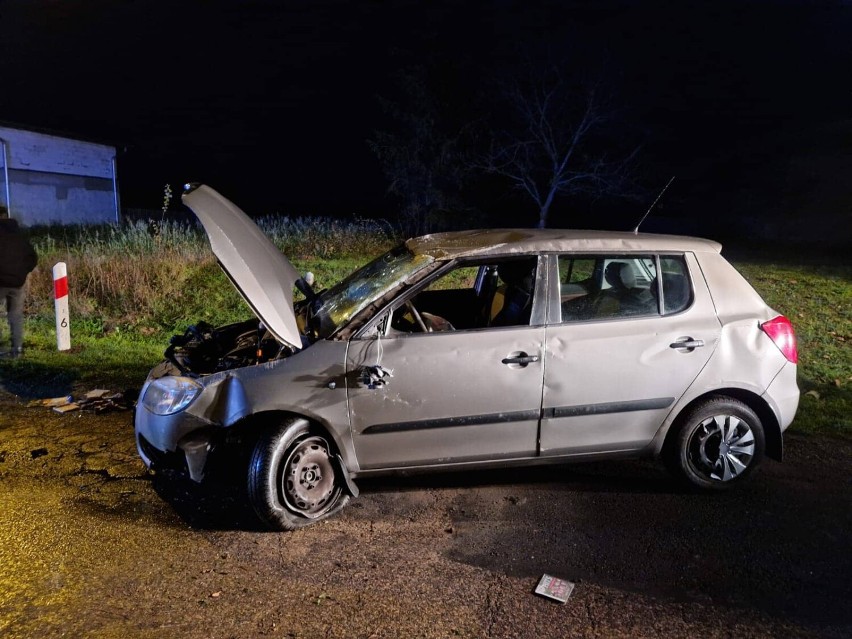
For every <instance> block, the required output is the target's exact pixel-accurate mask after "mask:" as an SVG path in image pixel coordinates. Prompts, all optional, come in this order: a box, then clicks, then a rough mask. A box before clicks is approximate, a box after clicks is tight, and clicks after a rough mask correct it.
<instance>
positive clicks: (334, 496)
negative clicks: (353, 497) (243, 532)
mask: <svg viewBox="0 0 852 639" xmlns="http://www.w3.org/2000/svg"><path fill="white" fill-rule="evenodd" d="M248 495H249V501H250V502H251V505H252V507H253V508H254V510H255V512H256V513H257V515H258V517H260V519H261V520H262V521H263V522H264V523H265V524H266V525H268V526H269V527H270V528H273V529H276V530H294V529H296V528H301V527H303V526H307V525H309V524H312V523H314V522H317V521H319V520H321V519H325V518H326V517H328V516H330V515H332V514H334V513H336V512H337V511H339V510H340V509H341V508H343V507H344V506H345V505H346V504H347V503H348V502H349V495H347V494H346V493H345V491H344V489H343V487H342V482H341V477H340V471H339V469H338V468H337V463H336V461H335V459H334V455H333V452H332V449H331V447H330V446H329V444H328V441H327V440H326V439H325V438H324V437H322V436H320V435H318V434H316V433H313V432H312V431H311V429H310V427H309V424H308V422H307V421H306V420H304V419H299V420H295V421H291V422H288V423H286V424H283V425H281V426H279V427H277V428H275V429H273V430H271V431H268V432H266V433H264V434H263V435H261V437H260V439H259V440H258V442H257V444H256V445H255V447H254V451H253V452H252V455H251V460H250V462H249V469H248Z"/></svg>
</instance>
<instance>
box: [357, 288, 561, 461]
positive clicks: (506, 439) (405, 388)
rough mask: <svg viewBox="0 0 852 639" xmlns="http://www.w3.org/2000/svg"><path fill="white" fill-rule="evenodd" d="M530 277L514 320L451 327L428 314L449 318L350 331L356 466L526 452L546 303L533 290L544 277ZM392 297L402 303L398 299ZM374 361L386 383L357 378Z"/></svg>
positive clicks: (539, 378) (534, 417) (534, 431)
mask: <svg viewBox="0 0 852 639" xmlns="http://www.w3.org/2000/svg"><path fill="white" fill-rule="evenodd" d="M537 280H540V281H538V283H537V287H536V293H535V296H534V299H533V302H532V304H533V310H532V314H531V317H530V318H529V319H527V320H525V323H524V324H521V325H513V326H500V327H496V326H492V327H489V326H484V327H473V328H461V329H459V328H457V327H453V326H452V324H451V323H450V322H446V323H445V324H444V323H441V322H436V320H434V318H432V319H430V320H429V321H430V322H436V323H435V325H440V326H447V325H449V328H445V329H442V330H436V331H435V332H416V331H411V332H406V331H397V330H392V329H388V328H387V327H385V328H383V329H381V330H377V331H374V332H372V334H370V331H369V330H368V331H367V333H368V335H366V336H362V337H355V338H353V339H352V340H351V341H350V344H349V349H348V353H347V363H346V368H347V384H348V398H349V414H350V424H351V432H352V438H353V445H354V448H355V451H356V454H357V458H358V463H359V466H360V468H361V469H362V470H371V469H372V470H375V469H382V468H404V467H415V466H433V465H448V464H455V463H464V462H478V461H484V460H492V459H509V458H524V457H531V456H534V455H536V451H537V435H538V428H539V417H540V414H541V388H542V382H543V370H544V368H543V361H542V358H543V354H544V333H545V329H544V321H543V318H544V313H545V310H546V304H545V302H544V299H543V296H542V295H540V294H539V292H538V291H539V290H540V289H541V287H544V286H546V278H545V277H543V276H542V277H540V278H537ZM424 286H428V283H426V284H424ZM461 297H462V296H460V295H458V294H457V292H453V295H451V296H450V298H451V299H459V298H461ZM421 299H430V300H431V299H434V297H427V296H422V297H421ZM395 306H396V308H397V310H398V311H399V310H405V307H404V306H403V305H402V301H401V300H400V301H397V302H396V303H395ZM421 310H422V311H424V312H423V313H422V314H423V315H424V316H427V315H428V316H431V314H430V313H427V312H425V311H429V310H430V309H421ZM418 312H419V311H418ZM536 318H538V320H536ZM454 321H455V323H456V324H458V323H459V321H458V320H454ZM388 323H389V321H388ZM377 365H378V366H380V367H381V369H382V370H384V371H387V372H389V373H390V376H388V377H386V378H384V381H385V382H386V383H377V384H368V383H366V380H365V379H364V377H363V375H362V373H363V372H364V370H365V368H367V370H368V371H369V370H370V369H369V367H375V366H377ZM372 370H374V371H375V369H372ZM370 386H373V387H370Z"/></svg>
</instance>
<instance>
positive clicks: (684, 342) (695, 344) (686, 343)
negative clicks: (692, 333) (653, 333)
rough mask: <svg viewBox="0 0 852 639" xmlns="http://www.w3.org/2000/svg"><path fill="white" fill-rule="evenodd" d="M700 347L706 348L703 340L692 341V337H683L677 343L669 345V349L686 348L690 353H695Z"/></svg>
mask: <svg viewBox="0 0 852 639" xmlns="http://www.w3.org/2000/svg"><path fill="white" fill-rule="evenodd" d="M700 346H704V340H703V339H692V338H691V337H681V338H680V339H678V340H677V341H676V342H672V343H671V344H669V348H676V349H681V348H685V349H686V350H688V351H693V350H695V349H696V348H699V347H700Z"/></svg>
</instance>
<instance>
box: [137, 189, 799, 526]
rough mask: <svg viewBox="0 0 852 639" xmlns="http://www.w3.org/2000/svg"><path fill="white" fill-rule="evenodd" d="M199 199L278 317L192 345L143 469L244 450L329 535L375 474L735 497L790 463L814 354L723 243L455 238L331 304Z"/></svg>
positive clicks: (149, 414) (231, 263)
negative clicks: (615, 473) (662, 471)
mask: <svg viewBox="0 0 852 639" xmlns="http://www.w3.org/2000/svg"><path fill="white" fill-rule="evenodd" d="M183 200H184V202H185V203H186V204H187V205H188V206H189V207H190V208H191V209H192V210H193V212H194V213H195V214H196V216H197V217H198V219H199V220H200V221H201V223H202V225H203V226H204V229H205V231H206V232H207V235H208V237H209V239H210V243H211V246H212V249H213V251H214V253H215V254H216V256H217V258H218V260H219V263H220V264H221V266H222V268H223V269H224V270H225V272H226V273H227V274H228V276H229V277H230V279H231V280H232V281H233V283H234V285H235V286H236V287H237V289H238V290H239V291H240V293H241V294H242V296H243V297H244V299H245V300H246V302H247V303H248V304H249V306H251V308H252V309H253V310H254V313H255V315H256V318H254V319H251V320H248V321H245V322H242V323H239V324H234V325H230V326H224V327H219V328H213V327H210V326H207V325H204V324H199V325H197V326H195V327H191V328H190V329H189V330H187V332H186V333H185V334H184V335H181V336H176V337H175V338H173V339H172V343H171V345H170V346H169V347H168V349H167V350H166V359H165V361H164V362H163V363H161V364H159V365H158V366H157V367H155V368H154V369H153V370H152V371H151V373H150V375H149V377H148V379H147V381H146V383H145V385H144V387H143V389H142V392H141V395H140V401H139V403H138V406H137V408H136V416H135V424H136V439H137V445H138V450H139V454H140V455H141V457H142V459H143V461H144V462H145V464H146V465H147V466H149V467H151V468H153V469H154V470H158V469H169V468H171V469H175V468H176V469H179V470H183V471H185V472H186V473H188V475H189V476H190V477H191V478H192V479H193V480H195V481H198V482H200V481H202V480H203V479H204V477H205V473H208V472H209V470H210V466H211V462H213V461H214V460H225V463H228V461H227V460H230V459H236V458H237V457H236V456H233V457H232V456H230V453H231V452H233V451H235V450H237V449H239V448H240V445H242V446H243V448H244V450H246V451H247V452H246V456H245V459H246V462H247V463H246V464H245V469H246V482H247V494H248V499H249V500H250V502H251V504H252V506H253V508H254V510H255V511H256V512H257V514H258V516H259V517H260V519H261V520H263V521H264V522H265V523H266V524H267V525H269V526H270V527H272V528H275V529H281V530H289V529H294V528H298V527H301V526H305V525H307V524H310V523H312V522H315V521H318V520H320V519H323V518H325V517H328V516H329V515H331V514H333V513H335V512H337V511H338V510H340V509H341V508H342V507H343V506H344V505H345V504H346V503H347V502H348V501H349V499H350V497H351V496H357V494H358V490H357V487H356V486H355V483H354V480H355V479H357V478H359V477H365V476H368V475H378V474H387V473H411V472H425V471H445V470H448V469H454V470H461V469H473V468H484V467H509V466H518V465H532V464H540V463H553V462H556V463H564V462H570V461H578V460H589V459H603V458H635V457H644V456H655V457H660V458H662V460H663V461H664V462H665V463H666V465H667V466H668V467H669V469H671V471H672V472H673V473H674V474H675V475H676V476H678V477H679V478H680V479H682V480H684V481H685V482H687V483H688V484H690V485H692V486H696V487H699V488H705V489H711V490H713V489H724V488H728V487H730V486H733V485H736V484H737V483H739V482H740V481H742V480H743V479H744V478H745V477H746V476H747V475H748V474H749V473H750V472H751V471H752V470H754V468H755V467H756V466H757V465H758V464H759V463H760V461H761V459H762V458H763V457H764V455H768V456H769V457H772V458H775V459H778V460H780V459H781V456H782V433H783V432H784V430H785V429H786V428H787V426H789V424H790V422H791V421H792V420H793V416H794V415H795V412H796V408H797V406H798V401H799V389H798V387H797V385H796V366H797V351H796V340H795V335H794V332H793V329H792V326H791V324H790V322H789V321H788V320H787V319H786V318H785V317H783V316H781V315H779V314H778V313H777V312H775V311H773V310H772V309H771V308H769V307H768V306H767V305H766V303H765V302H764V301H763V300H762V299H761V298H760V296H759V295H758V294H757V293H756V292H755V291H754V289H753V288H752V287H751V286H750V285H749V284H748V283H747V282H746V281H745V280H744V279H743V278H742V276H740V275H739V273H737V271H736V270H734V268H733V267H732V266H731V265H730V264H729V263H728V262H727V261H726V260H725V259H724V258H723V257H722V256H721V255H720V249H721V247H720V245H719V244H717V243H715V242H712V241H709V240H703V239H696V238H688V237H675V236H665V235H650V234H641V233H640V234H634V233H612V232H600V231H566V230H529V229H517V230H483V231H462V232H456V233H439V234H435V235H428V236H425V237H420V238H416V239H411V240H408V241H407V242H405V243H404V244H402V245H400V246H398V247H396V248H394V249H392V250H390V251H388V252H387V253H385V254H384V255H381V256H379V257H377V258H376V259H375V260H373V261H372V262H370V263H369V264H367V265H366V266H364V267H362V268H360V269H359V270H357V271H355V272H354V273H352V274H351V275H350V276H349V277H347V278H346V279H344V280H343V281H342V282H340V283H338V284H335V285H334V286H332V287H330V288H328V289H326V290H322V291H319V292H315V291H314V290H312V288H311V286H310V285H309V284H308V283H307V282H306V281H305V279H304V278H302V277H300V275H299V273H298V272H297V271H296V270H295V269H294V268H293V266H292V265H291V264H290V263H289V262H288V261H287V259H286V258H285V257H284V256H283V255H282V254H281V252H280V251H279V250H278V249H277V248H276V247H275V246H274V245H273V244H272V242H270V241H269V239H268V238H266V237H265V236H264V235H263V233H262V232H261V231H260V230H259V229H258V227H257V226H256V225H255V224H254V223H253V222H252V221H251V219H250V218H249V217H248V216H246V215H245V213H243V212H242V211H241V210H240V209H239V208H237V207H236V206H235V205H234V204H232V203H231V202H229V201H228V200H227V199H225V198H224V197H222V196H221V195H220V194H218V193H217V192H216V191H214V190H213V189H210V188H209V187H206V186H197V185H194V186H190V187H188V189H187V191H186V193H185V194H184V196H183ZM297 290H298V291H301V292H302V294H303V296H304V299H300V300H299V301H297V302H295V303H294V298H295V297H296V296H297V292H296V291H297ZM298 297H300V298H301V297H302V296H298ZM233 463H234V464H236V462H235V461H234V462H233Z"/></svg>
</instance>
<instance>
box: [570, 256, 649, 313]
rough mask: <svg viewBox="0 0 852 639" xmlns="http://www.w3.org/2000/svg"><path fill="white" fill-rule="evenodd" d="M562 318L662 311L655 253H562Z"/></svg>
mask: <svg viewBox="0 0 852 639" xmlns="http://www.w3.org/2000/svg"><path fill="white" fill-rule="evenodd" d="M558 264H559V283H560V287H559V293H560V304H561V308H562V321H563V322H572V321H583V320H594V319H610V318H613V319H614V318H622V317H641V316H648V315H657V314H659V305H658V302H657V295H656V290H655V289H656V287H657V284H656V282H657V280H656V276H657V261H656V258H655V256H653V255H639V256H637V255H585V256H571V255H562V256H559V261H558Z"/></svg>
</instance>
